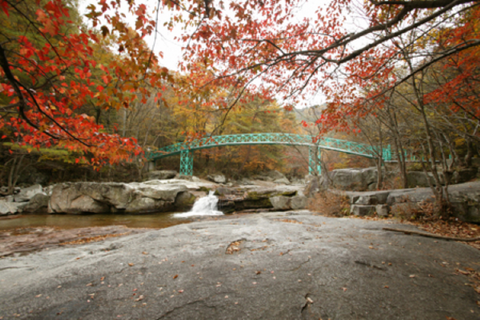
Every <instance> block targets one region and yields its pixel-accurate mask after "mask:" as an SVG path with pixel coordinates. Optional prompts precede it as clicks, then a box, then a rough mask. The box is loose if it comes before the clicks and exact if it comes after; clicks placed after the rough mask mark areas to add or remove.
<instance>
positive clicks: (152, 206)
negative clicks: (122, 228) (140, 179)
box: [125, 197, 165, 213]
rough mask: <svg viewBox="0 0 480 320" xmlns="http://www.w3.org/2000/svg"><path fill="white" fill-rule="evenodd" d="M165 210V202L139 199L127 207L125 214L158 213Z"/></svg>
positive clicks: (144, 198)
mask: <svg viewBox="0 0 480 320" xmlns="http://www.w3.org/2000/svg"><path fill="white" fill-rule="evenodd" d="M164 208H165V201H163V200H156V199H152V198H146V197H139V198H136V199H134V200H133V201H132V202H130V203H129V204H128V205H127V208H126V209H125V212H127V213H146V212H155V211H160V210H162V209H164Z"/></svg>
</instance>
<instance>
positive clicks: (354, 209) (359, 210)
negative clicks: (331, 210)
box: [350, 204, 376, 216]
mask: <svg viewBox="0 0 480 320" xmlns="http://www.w3.org/2000/svg"><path fill="white" fill-rule="evenodd" d="M375 210H376V206H371V205H360V204H354V205H353V206H351V207H350V214H353V215H356V216H372V215H373V214H374V213H375Z"/></svg>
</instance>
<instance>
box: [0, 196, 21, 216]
mask: <svg viewBox="0 0 480 320" xmlns="http://www.w3.org/2000/svg"><path fill="white" fill-rule="evenodd" d="M17 205H18V204H17V203H15V202H6V201H3V200H0V215H2V216H4V215H8V214H16V213H18V207H17Z"/></svg>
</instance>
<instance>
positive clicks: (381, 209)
mask: <svg viewBox="0 0 480 320" xmlns="http://www.w3.org/2000/svg"><path fill="white" fill-rule="evenodd" d="M375 211H376V212H377V215H378V216H380V217H387V216H388V214H389V213H390V208H389V207H388V205H386V204H377V205H376V206H375Z"/></svg>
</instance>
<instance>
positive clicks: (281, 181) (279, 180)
mask: <svg viewBox="0 0 480 320" xmlns="http://www.w3.org/2000/svg"><path fill="white" fill-rule="evenodd" d="M273 182H274V183H277V184H290V180H288V179H287V178H280V179H276V180H274V181H273Z"/></svg>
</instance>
